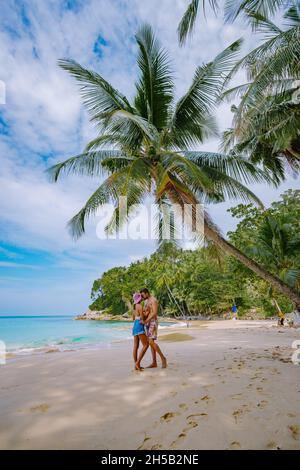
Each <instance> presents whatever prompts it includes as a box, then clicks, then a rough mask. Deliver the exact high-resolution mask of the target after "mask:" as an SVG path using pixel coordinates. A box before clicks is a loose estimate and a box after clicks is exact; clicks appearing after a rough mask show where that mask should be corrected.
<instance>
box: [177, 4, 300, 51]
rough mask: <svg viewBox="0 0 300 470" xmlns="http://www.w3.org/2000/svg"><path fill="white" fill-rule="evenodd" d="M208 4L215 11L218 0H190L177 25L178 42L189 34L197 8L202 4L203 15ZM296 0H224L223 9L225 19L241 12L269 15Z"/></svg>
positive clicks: (183, 40)
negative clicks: (200, 0)
mask: <svg viewBox="0 0 300 470" xmlns="http://www.w3.org/2000/svg"><path fill="white" fill-rule="evenodd" d="M200 3H201V4H200ZM207 4H208V6H209V7H210V8H211V9H212V10H213V11H214V12H215V13H216V12H217V10H218V8H219V1H218V0H202V2H199V0H191V2H190V3H189V4H188V7H187V9H186V11H185V13H184V15H183V17H182V19H181V21H180V23H179V25H178V39H179V44H181V45H182V44H184V42H185V41H186V39H187V37H188V36H191V35H192V33H193V31H194V28H195V23H196V19H197V16H198V14H199V10H200V9H201V6H202V12H203V15H204V16H205V11H206V6H207ZM296 4H297V2H296V1H295V0H294V1H293V0H289V1H288V0H226V1H225V9H224V18H225V21H227V22H228V21H234V20H235V19H236V18H237V17H238V16H239V15H241V14H246V15H247V14H248V13H249V12H252V13H257V14H258V15H263V16H269V15H274V14H275V13H276V12H277V11H278V9H279V8H280V7H281V6H285V7H286V6H287V5H289V6H290V7H294V6H295V5H296Z"/></svg>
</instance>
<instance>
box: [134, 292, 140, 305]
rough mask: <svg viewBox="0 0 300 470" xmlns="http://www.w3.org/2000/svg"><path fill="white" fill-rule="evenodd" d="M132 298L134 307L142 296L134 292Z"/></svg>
mask: <svg viewBox="0 0 300 470" xmlns="http://www.w3.org/2000/svg"><path fill="white" fill-rule="evenodd" d="M132 298H133V303H134V305H135V304H138V303H139V302H140V301H141V300H142V296H141V294H140V293H139V292H136V293H135V294H133V297H132Z"/></svg>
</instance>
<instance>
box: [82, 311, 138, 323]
mask: <svg viewBox="0 0 300 470" xmlns="http://www.w3.org/2000/svg"><path fill="white" fill-rule="evenodd" d="M75 320H102V321H103V320H104V321H108V320H114V321H126V320H131V316H130V315H129V314H128V313H124V314H123V315H111V314H108V313H107V312H105V310H90V309H88V310H87V311H86V312H85V313H83V314H82V315H77V316H76V317H75Z"/></svg>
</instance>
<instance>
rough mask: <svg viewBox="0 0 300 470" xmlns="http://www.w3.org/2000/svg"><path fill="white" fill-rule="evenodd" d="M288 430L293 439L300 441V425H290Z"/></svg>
mask: <svg viewBox="0 0 300 470" xmlns="http://www.w3.org/2000/svg"><path fill="white" fill-rule="evenodd" d="M288 430H289V431H290V433H291V435H292V437H293V439H296V440H298V439H299V437H300V427H299V426H298V424H290V425H289V426H288Z"/></svg>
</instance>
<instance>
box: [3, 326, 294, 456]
mask: <svg viewBox="0 0 300 470" xmlns="http://www.w3.org/2000/svg"><path fill="white" fill-rule="evenodd" d="M198 326H199V324H198ZM175 332H176V331H175V330H174V329H172V331H171V332H170V333H172V334H174V333H175ZM180 333H183V334H189V335H191V336H192V337H193V339H192V340H189V341H178V342H177V341H174V342H173V341H163V340H162V341H161V343H160V344H161V347H162V349H163V350H164V351H165V353H166V354H167V356H168V361H169V367H168V369H165V370H162V369H160V368H158V369H152V370H150V369H148V370H146V371H144V372H142V373H138V372H133V371H132V362H131V343H130V342H123V343H118V344H117V345H115V346H114V347H113V348H112V349H107V350H97V351H87V350H85V351H76V352H68V353H67V352H64V353H60V352H53V353H51V354H43V355H36V356H30V357H22V358H17V359H9V360H8V362H7V364H6V365H5V366H0V448H1V449H76V448H80V449H138V448H140V449H276V448H278V447H279V448H281V449H300V365H294V364H293V363H292V362H291V354H292V351H293V350H292V349H291V344H292V341H293V340H295V339H299V338H300V330H293V329H289V328H283V329H278V328H277V327H276V326H274V323H270V322H246V321H236V322H234V321H220V322H210V323H208V324H206V326H205V327H202V328H196V327H190V328H189V329H181V330H180ZM161 334H162V335H165V334H166V331H165V330H163V331H162V332H161ZM173 339H175V340H176V337H174V338H173ZM177 339H178V338H177ZM181 339H182V338H181ZM149 361H150V354H149V355H148V354H147V357H146V361H145V362H146V363H149Z"/></svg>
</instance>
